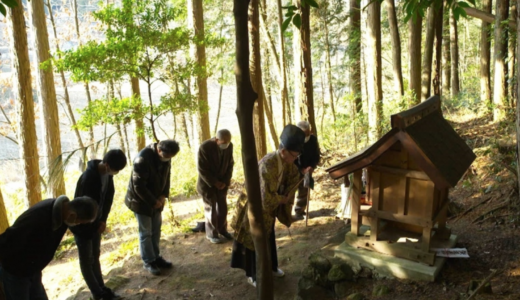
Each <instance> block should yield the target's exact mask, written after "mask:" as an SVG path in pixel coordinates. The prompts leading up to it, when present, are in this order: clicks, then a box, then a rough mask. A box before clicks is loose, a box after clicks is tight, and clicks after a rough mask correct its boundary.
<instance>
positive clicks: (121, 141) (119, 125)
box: [116, 123, 126, 153]
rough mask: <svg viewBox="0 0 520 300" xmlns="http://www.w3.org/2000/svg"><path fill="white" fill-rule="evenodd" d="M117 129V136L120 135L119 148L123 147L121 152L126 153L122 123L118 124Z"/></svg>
mask: <svg viewBox="0 0 520 300" xmlns="http://www.w3.org/2000/svg"><path fill="white" fill-rule="evenodd" d="M123 126H124V125H123ZM116 129H117V134H118V135H119V147H121V151H123V153H126V147H125V137H124V134H123V130H121V124H120V123H116Z"/></svg>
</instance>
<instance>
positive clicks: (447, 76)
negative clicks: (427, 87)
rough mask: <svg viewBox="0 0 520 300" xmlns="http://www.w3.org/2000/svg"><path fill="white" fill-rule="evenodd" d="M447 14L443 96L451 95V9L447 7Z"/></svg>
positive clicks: (445, 16) (443, 46) (443, 56)
mask: <svg viewBox="0 0 520 300" xmlns="http://www.w3.org/2000/svg"><path fill="white" fill-rule="evenodd" d="M445 8H446V10H447V12H446V14H445V15H444V16H443V19H442V22H443V25H444V26H443V27H444V28H443V32H444V34H443V42H442V48H443V49H442V53H443V54H442V94H443V95H445V96H447V95H450V94H451V46H450V21H449V20H450V18H449V15H450V14H451V12H450V8H449V7H448V6H445Z"/></svg>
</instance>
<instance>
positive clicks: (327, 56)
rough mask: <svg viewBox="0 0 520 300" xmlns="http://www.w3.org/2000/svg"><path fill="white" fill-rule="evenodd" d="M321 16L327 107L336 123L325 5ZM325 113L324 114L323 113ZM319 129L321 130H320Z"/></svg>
mask: <svg viewBox="0 0 520 300" xmlns="http://www.w3.org/2000/svg"><path fill="white" fill-rule="evenodd" d="M320 10H321V15H322V24H323V33H324V37H323V38H324V44H325V64H326V67H325V68H326V73H327V83H328V90H329V105H330V111H331V113H332V120H333V121H334V123H336V110H335V108H334V88H333V83H332V66H331V62H330V51H331V50H330V40H329V25H328V20H327V17H328V15H329V11H328V8H327V4H326V3H323V4H322V6H321V9H320ZM324 113H325V112H324ZM320 129H321V128H320Z"/></svg>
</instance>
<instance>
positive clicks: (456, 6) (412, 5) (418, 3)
mask: <svg viewBox="0 0 520 300" xmlns="http://www.w3.org/2000/svg"><path fill="white" fill-rule="evenodd" d="M442 3H443V1H442V0H405V1H404V4H403V11H404V14H405V18H404V22H405V23H406V22H408V21H409V20H410V18H411V19H412V21H413V22H416V20H417V16H421V17H423V18H424V16H425V15H426V10H427V9H428V8H429V7H431V6H433V7H435V8H436V9H438V8H439V7H440V6H441V5H442ZM470 4H472V5H473V6H475V5H476V4H475V0H467V1H458V0H447V1H446V7H448V8H450V9H451V11H452V12H453V17H454V18H455V20H459V18H460V17H461V16H462V17H464V18H466V17H467V14H466V11H464V8H467V7H470Z"/></svg>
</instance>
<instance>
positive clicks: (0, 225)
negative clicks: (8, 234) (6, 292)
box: [0, 190, 9, 298]
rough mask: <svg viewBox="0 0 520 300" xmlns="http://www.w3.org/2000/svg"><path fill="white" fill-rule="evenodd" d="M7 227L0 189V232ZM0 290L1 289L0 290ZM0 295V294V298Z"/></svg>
mask: <svg viewBox="0 0 520 300" xmlns="http://www.w3.org/2000/svg"><path fill="white" fill-rule="evenodd" d="M8 227H9V219H8V218H7V211H6V210H5V203H4V196H3V195H2V190H0V234H2V233H4V231H5V230H6V229H7V228H8ZM0 292H1V291H0ZM1 297H2V295H1V294H0V298H1Z"/></svg>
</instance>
